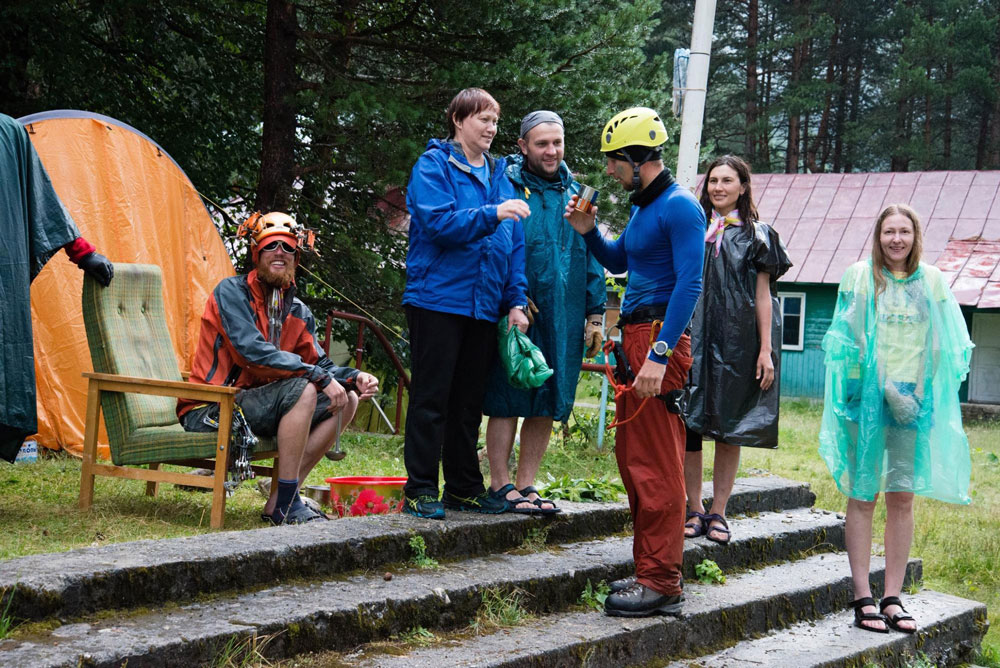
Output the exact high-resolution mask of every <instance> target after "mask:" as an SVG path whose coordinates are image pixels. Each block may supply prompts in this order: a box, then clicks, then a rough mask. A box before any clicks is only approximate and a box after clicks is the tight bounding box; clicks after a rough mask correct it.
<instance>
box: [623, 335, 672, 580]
mask: <svg viewBox="0 0 1000 668" xmlns="http://www.w3.org/2000/svg"><path fill="white" fill-rule="evenodd" d="M652 326H653V323H637V324H634V325H626V327H625V334H624V337H623V341H622V347H623V348H624V351H625V356H626V357H627V358H628V363H629V365H630V366H631V367H632V371H633V372H634V373H639V369H641V368H642V365H643V363H644V362H645V361H646V356H647V355H648V354H649V346H650V341H649V338H650V332H651V330H652ZM690 368H691V338H690V337H689V336H688V335H686V334H685V335H683V336H681V338H680V340H679V341H678V342H677V347H676V348H674V352H673V354H672V355H671V356H670V360H669V363H668V364H667V369H666V371H665V373H664V374H663V385H662V387H661V390H660V391H661V392H662V393H666V392H669V391H671V390H677V389H680V388H682V387H684V383H685V382H686V380H687V375H688V370H689V369H690ZM641 402H642V400H641V399H639V398H638V397H637V396H636V394H635V392H626V393H624V394H623V395H621V397H620V398H619V399H618V401H617V402H616V407H617V411H616V419H618V420H625V419H627V418H628V417H629V416H631V415H632V414H633V413H634V412H635V410H636V409H637V408H638V407H639V404H640V403H641ZM684 439H685V435H684V421H683V420H682V419H681V416H680V415H676V414H674V413H670V412H668V411H667V407H666V405H665V404H664V403H663V402H662V401H660V400H659V399H656V398H651V399H649V400H648V401H647V402H646V406H645V408H643V409H642V412H640V413H639V415H638V417H636V418H635V419H634V420H632V421H630V422H629V423H628V424H624V425H622V426H620V427H618V433H617V434H616V436H615V457H616V458H617V460H618V470H619V472H620V473H621V476H622V482H623V483H624V484H625V491H626V492H628V505H629V509H630V510H631V512H632V524H633V526H634V531H635V535H634V537H633V540H632V555H633V558H634V559H635V573H636V576H637V578H638V581H639V582H640V583H641V584H643V585H645V586H647V587H649V588H651V589H654V590H656V591H658V592H660V593H661V594H666V595H667V596H673V595H675V594H679V593H680V592H681V582H680V579H681V561H682V560H683V558H684V521H685V520H684V511H685V508H686V505H687V503H686V498H687V497H686V494H685V489H684V443H685V440H684Z"/></svg>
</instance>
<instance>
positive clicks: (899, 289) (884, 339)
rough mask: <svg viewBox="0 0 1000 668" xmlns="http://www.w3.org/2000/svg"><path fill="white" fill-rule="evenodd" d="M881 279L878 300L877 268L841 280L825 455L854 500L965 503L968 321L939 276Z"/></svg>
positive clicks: (925, 269) (924, 271)
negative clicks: (892, 497) (902, 497)
mask: <svg viewBox="0 0 1000 668" xmlns="http://www.w3.org/2000/svg"><path fill="white" fill-rule="evenodd" d="M883 275H884V277H885V281H886V287H885V290H884V291H883V292H882V293H881V294H879V295H878V299H877V301H876V299H874V298H873V296H874V294H875V287H874V280H873V277H872V264H871V260H865V261H862V262H858V263H856V264H854V265H852V266H851V267H849V268H848V269H847V271H846V272H845V273H844V278H843V280H842V281H841V282H840V289H839V292H838V295H837V307H836V310H835V312H834V315H833V322H832V323H831V325H830V329H829V331H828V332H827V333H826V336H824V337H823V350H824V351H825V353H826V396H825V403H824V407H823V424H822V428H821V430H820V436H819V440H820V448H819V452H820V455H821V456H822V457H823V460H824V461H825V462H826V465H827V467H828V468H829V469H830V473H832V474H833V478H834V481H835V482H836V483H837V487H838V488H839V489H840V491H841V492H843V493H844V494H846V495H847V496H850V497H852V498H855V499H861V500H864V501H871V500H873V499H874V498H875V495H876V494H878V493H880V492H913V493H916V494H921V495H923V496H929V497H931V498H935V499H939V500H941V501H948V502H951V503H962V504H967V503H969V502H970V501H971V499H970V498H969V475H970V471H971V464H970V460H969V442H968V439H967V438H966V436H965V431H964V430H963V429H962V413H961V407H960V406H959V401H958V388H959V386H960V385H961V383H962V381H963V380H964V379H965V376H966V374H968V372H969V361H970V358H971V352H972V347H973V346H972V342H971V341H970V340H969V332H968V329H967V328H966V324H965V319H964V318H963V317H962V312H961V310H960V309H959V306H958V302H956V301H955V298H954V296H953V295H952V294H951V291H950V290H949V289H948V286H947V284H946V283H945V282H944V277H943V276H942V275H941V272H940V271H939V270H938V269H937V268H935V267H932V266H929V265H925V264H921V265H920V267H919V268H918V269H917V271H915V272H914V273H913V274H912V275H911V276H908V277H905V278H895V277H893V275H892V274H891V273H890V272H888V271H885V270H883Z"/></svg>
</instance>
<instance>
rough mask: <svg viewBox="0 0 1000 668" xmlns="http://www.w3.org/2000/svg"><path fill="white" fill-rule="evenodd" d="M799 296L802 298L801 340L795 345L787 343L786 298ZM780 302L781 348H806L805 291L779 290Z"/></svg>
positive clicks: (800, 316) (800, 314)
mask: <svg viewBox="0 0 1000 668" xmlns="http://www.w3.org/2000/svg"><path fill="white" fill-rule="evenodd" d="M786 297H798V298H799V299H801V300H802V301H801V304H802V311H801V312H800V313H799V342H798V343H796V344H795V345H792V344H786V343H785V298H786ZM778 304H779V307H780V308H781V349H782V350H805V345H804V343H805V333H806V293H804V292H779V293H778Z"/></svg>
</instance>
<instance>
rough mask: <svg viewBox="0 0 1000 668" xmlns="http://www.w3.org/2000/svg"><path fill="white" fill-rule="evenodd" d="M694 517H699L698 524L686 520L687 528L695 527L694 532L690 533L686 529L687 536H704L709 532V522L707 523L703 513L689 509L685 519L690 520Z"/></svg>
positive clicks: (685, 525)
mask: <svg viewBox="0 0 1000 668" xmlns="http://www.w3.org/2000/svg"><path fill="white" fill-rule="evenodd" d="M694 517H697V518H698V523H697V524H696V523H694V522H686V523H685V524H684V528H685V529H694V533H690V534H689V533H687V532H686V531H685V532H684V537H685V538H697V537H698V536H704V535H705V534H706V533H707V528H706V527H707V526H708V524H706V522H705V516H704V515H703V514H702V513H699V512H697V511H695V510H689V511H687V516H686V517H685V518H684V519H686V520H689V519H692V518H694Z"/></svg>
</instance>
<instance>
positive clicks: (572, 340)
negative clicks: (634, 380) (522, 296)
mask: <svg viewBox="0 0 1000 668" xmlns="http://www.w3.org/2000/svg"><path fill="white" fill-rule="evenodd" d="M507 176H508V177H509V178H510V180H511V182H512V183H513V184H514V189H515V190H516V191H517V192H518V194H519V195H520V196H521V197H523V198H524V200H525V201H526V202H527V203H528V206H530V207H531V216H529V217H528V218H526V219H525V220H524V235H525V264H526V267H525V275H526V276H527V279H528V297H530V298H531V301H533V302H534V303H535V305H536V306H537V307H538V313H536V314H535V323H534V324H533V325H532V326H531V327H529V328H528V336H529V337H530V338H531V340H532V342H533V343H534V344H535V345H536V346H538V347H539V349H541V351H542V353H543V354H544V355H545V360H546V361H547V362H548V364H549V366H550V367H552V369H553V370H555V373H554V374H553V376H552V377H551V378H549V379H548V380H547V381H546V382H545V384H544V385H542V386H541V387H539V388H537V389H534V390H518V389H515V388H513V387H511V386H510V385H509V384H508V383H507V380H506V379H505V377H504V373H503V368H502V366H501V365H500V364H499V363H497V364H496V366H495V367H494V369H493V372H492V373H491V374H490V379H489V384H488V386H487V391H486V400H485V402H484V404H483V412H484V413H485V414H486V415H490V416H493V417H542V416H545V417H552V418H553V419H554V420H558V421H563V420H566V419H567V418H568V417H569V414H570V411H571V410H572V408H573V400H574V397H575V395H576V383H577V380H579V377H580V363H581V362H582V361H583V329H584V323H585V320H586V317H587V316H588V315H591V314H594V313H603V312H604V301H605V298H606V288H605V283H604V270H603V269H602V268H601V266H600V264H598V262H597V260H595V259H594V257H593V256H592V255H591V254H590V252H589V251H588V250H587V246H586V244H585V243H584V241H583V237H582V236H580V235H579V234H577V233H576V232H575V231H573V228H572V227H571V226H570V224H569V223H568V222H566V220H565V219H564V218H563V212H564V211H565V209H566V203H567V202H568V201H569V198H570V195H572V194H573V193H574V192H576V188H577V184H576V182H574V181H573V175H572V174H571V173H570V171H569V168H568V167H567V166H566V163H565V162H564V163H562V164H561V165H560V166H559V175H558V177H559V178H558V179H557V180H556V181H546V180H545V179H542V178H540V177H538V176H535V175H534V174H532V173H531V172H529V171H527V169H524V166H523V156H522V155H520V154H518V155H512V156H510V157H508V158H507Z"/></svg>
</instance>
